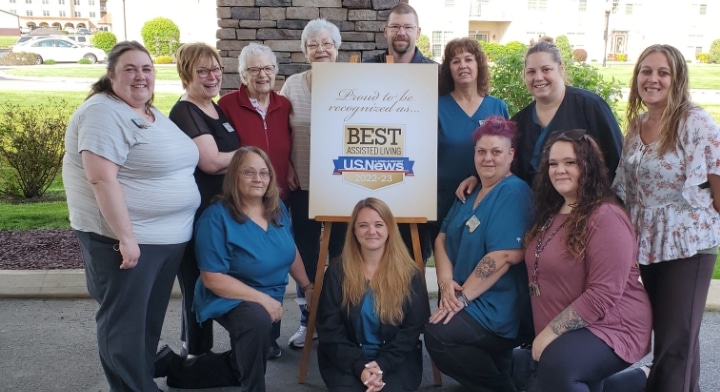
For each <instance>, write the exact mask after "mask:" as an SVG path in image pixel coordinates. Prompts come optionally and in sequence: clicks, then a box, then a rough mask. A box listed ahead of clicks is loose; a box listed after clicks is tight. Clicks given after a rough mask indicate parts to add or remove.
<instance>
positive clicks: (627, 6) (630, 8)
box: [625, 4, 633, 15]
mask: <svg viewBox="0 0 720 392" xmlns="http://www.w3.org/2000/svg"><path fill="white" fill-rule="evenodd" d="M632 12H633V5H632V4H625V15H632Z"/></svg>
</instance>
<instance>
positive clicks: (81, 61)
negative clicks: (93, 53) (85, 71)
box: [78, 57, 92, 64]
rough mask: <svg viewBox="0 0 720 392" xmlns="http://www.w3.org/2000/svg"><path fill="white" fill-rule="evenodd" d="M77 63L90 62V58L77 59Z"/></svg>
mask: <svg viewBox="0 0 720 392" xmlns="http://www.w3.org/2000/svg"><path fill="white" fill-rule="evenodd" d="M78 64H92V61H90V59H86V58H85V57H83V58H81V59H80V60H78Z"/></svg>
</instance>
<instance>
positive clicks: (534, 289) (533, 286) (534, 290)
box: [528, 218, 565, 297]
mask: <svg viewBox="0 0 720 392" xmlns="http://www.w3.org/2000/svg"><path fill="white" fill-rule="evenodd" d="M553 220H554V218H550V219H548V220H547V222H545V224H544V225H543V226H542V228H540V238H538V242H537V244H535V263H534V264H533V275H532V282H530V284H528V288H529V289H530V295H532V296H534V297H539V296H540V284H539V283H538V275H539V274H540V269H539V267H538V262H539V261H540V255H541V254H542V252H543V251H544V250H545V247H547V246H548V244H549V243H550V241H551V240H552V239H553V238H554V237H555V234H557V233H558V232H559V231H560V230H562V228H563V227H565V222H563V223H562V224H560V225H559V226H558V227H556V228H555V230H553V232H552V233H550V236H548V239H547V241H545V242H544V243H543V239H544V238H545V232H546V231H547V229H549V228H550V226H552V223H553Z"/></svg>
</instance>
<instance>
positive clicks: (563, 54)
mask: <svg viewBox="0 0 720 392" xmlns="http://www.w3.org/2000/svg"><path fill="white" fill-rule="evenodd" d="M555 46H557V48H558V50H559V51H560V58H562V61H563V63H565V64H572V63H573V60H574V59H573V55H572V46H570V40H568V37H567V36H565V35H559V36H558V37H557V38H555Z"/></svg>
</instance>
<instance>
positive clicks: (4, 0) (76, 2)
mask: <svg viewBox="0 0 720 392" xmlns="http://www.w3.org/2000/svg"><path fill="white" fill-rule="evenodd" d="M105 2H106V0H0V9H2V10H4V11H8V12H11V13H13V14H16V15H18V16H19V17H20V27H22V28H30V29H34V28H37V27H50V28H53V27H54V28H56V29H58V30H67V31H70V32H75V31H76V30H77V29H88V30H90V31H94V30H95V29H96V28H97V24H98V22H99V21H100V19H101V18H102V17H103V16H104V15H105V13H104V10H103V9H104V7H105Z"/></svg>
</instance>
